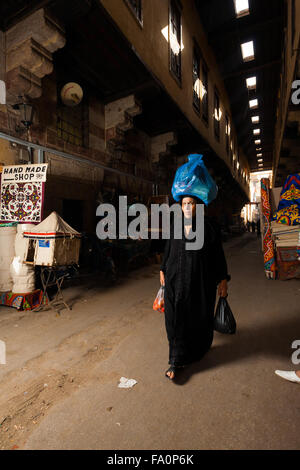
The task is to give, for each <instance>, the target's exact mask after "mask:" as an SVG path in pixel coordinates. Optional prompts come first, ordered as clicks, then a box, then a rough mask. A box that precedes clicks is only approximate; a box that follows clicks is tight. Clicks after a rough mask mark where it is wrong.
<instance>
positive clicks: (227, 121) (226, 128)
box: [225, 114, 230, 154]
mask: <svg viewBox="0 0 300 470" xmlns="http://www.w3.org/2000/svg"><path fill="white" fill-rule="evenodd" d="M225 122H226V127H225V140H226V153H227V154H228V153H229V138H230V124H229V117H228V116H227V114H226V116H225Z"/></svg>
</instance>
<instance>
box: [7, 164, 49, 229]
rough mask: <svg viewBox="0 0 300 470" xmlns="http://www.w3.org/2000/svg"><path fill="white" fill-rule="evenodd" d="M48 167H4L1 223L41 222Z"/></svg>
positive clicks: (40, 165) (45, 165) (34, 165)
mask: <svg viewBox="0 0 300 470" xmlns="http://www.w3.org/2000/svg"><path fill="white" fill-rule="evenodd" d="M47 166H48V164H47V163H43V164H28V165H12V166H4V167H3V169H2V173H1V204H0V221H1V222H19V223H31V222H35V223H39V222H41V220H42V209H43V202H44V186H45V181H46V174H47Z"/></svg>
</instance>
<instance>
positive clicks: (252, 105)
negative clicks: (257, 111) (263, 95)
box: [249, 98, 258, 109]
mask: <svg viewBox="0 0 300 470" xmlns="http://www.w3.org/2000/svg"><path fill="white" fill-rule="evenodd" d="M249 106H250V108H251V109H254V108H257V107H258V100H257V98H255V99H254V100H250V101H249Z"/></svg>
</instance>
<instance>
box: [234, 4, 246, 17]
mask: <svg viewBox="0 0 300 470" xmlns="http://www.w3.org/2000/svg"><path fill="white" fill-rule="evenodd" d="M234 7H235V13H236V16H237V18H241V17H242V16H245V15H249V2H248V0H234Z"/></svg>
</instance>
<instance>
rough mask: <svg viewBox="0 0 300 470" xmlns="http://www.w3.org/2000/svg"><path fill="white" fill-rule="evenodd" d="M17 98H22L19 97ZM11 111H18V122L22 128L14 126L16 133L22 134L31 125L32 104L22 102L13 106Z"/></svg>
mask: <svg viewBox="0 0 300 470" xmlns="http://www.w3.org/2000/svg"><path fill="white" fill-rule="evenodd" d="M19 98H22V97H21V96H20V97H19ZM13 109H16V110H18V111H20V122H21V123H22V124H23V126H24V127H21V126H16V132H24V131H25V130H28V129H29V128H30V127H31V126H32V124H33V114H34V108H33V106H32V104H30V103H28V102H27V101H26V100H23V101H22V102H20V103H17V104H14V105H13Z"/></svg>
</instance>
